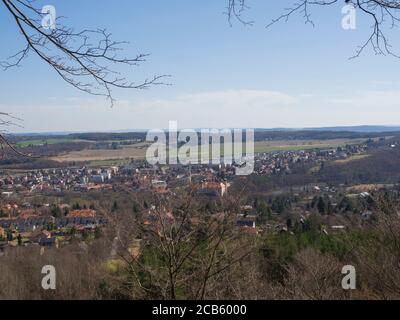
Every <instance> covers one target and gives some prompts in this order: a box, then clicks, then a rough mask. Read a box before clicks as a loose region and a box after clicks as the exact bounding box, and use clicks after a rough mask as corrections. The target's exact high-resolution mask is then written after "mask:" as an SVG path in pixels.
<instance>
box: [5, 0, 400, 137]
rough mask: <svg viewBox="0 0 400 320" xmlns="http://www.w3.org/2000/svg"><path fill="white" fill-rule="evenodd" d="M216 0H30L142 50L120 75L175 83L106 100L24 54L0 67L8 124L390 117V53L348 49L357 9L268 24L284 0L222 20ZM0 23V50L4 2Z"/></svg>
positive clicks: (316, 122) (273, 123)
mask: <svg viewBox="0 0 400 320" xmlns="http://www.w3.org/2000/svg"><path fill="white" fill-rule="evenodd" d="M226 3H227V0H204V1H188V0H169V1H162V0H146V1H137V0H117V1H105V0H103V1H95V0H85V1H78V0H68V1H66V0H63V1H61V0H58V1H55V0H48V1H40V0H38V1H37V6H41V5H48V4H51V5H54V6H55V7H56V9H57V14H58V15H62V16H66V17H68V19H67V20H66V24H68V25H70V26H73V27H74V28H76V29H81V28H97V27H101V28H103V27H104V28H107V30H108V31H110V32H112V34H113V37H114V39H115V40H125V41H129V42H130V44H129V45H128V46H127V47H126V54H127V55H130V56H135V55H136V54H137V53H139V52H143V53H150V54H151V56H150V57H149V58H148V61H147V62H146V63H144V64H143V65H142V66H140V67H139V68H137V69H129V70H127V72H126V75H128V77H129V78H130V79H132V80H137V81H140V80H141V79H143V78H145V77H149V76H152V75H156V74H170V75H171V76H172V77H171V79H170V80H169V81H170V82H171V83H172V84H173V85H172V86H165V87H164V86H156V87H153V88H152V89H150V90H145V91H135V90H128V91H127V90H115V91H114V96H115V98H117V100H118V102H117V104H116V105H115V106H114V107H113V108H110V106H109V103H108V102H107V101H105V100H104V99H102V98H98V97H93V96H90V95H86V94H84V93H81V92H78V91H76V90H75V89H73V88H71V87H70V86H69V85H67V84H66V83H64V82H63V81H62V80H61V79H59V78H58V76H57V75H56V74H55V73H54V71H53V70H51V69H50V68H48V67H47V66H46V65H45V64H44V63H43V62H42V61H40V60H38V59H37V58H36V57H35V56H33V55H31V56H30V57H29V58H28V59H26V60H25V61H24V62H23V64H22V66H21V67H20V68H17V69H11V70H8V71H5V72H4V71H0V84H1V95H0V97H1V98H0V111H2V112H10V113H12V114H13V115H15V116H17V117H20V118H22V119H23V122H21V125H22V126H23V128H19V127H15V128H10V129H9V130H10V131H15V132H18V131H25V132H33V131H40V132H43V131H108V130H123V129H148V128H160V127H161V128H164V127H167V126H168V121H169V120H177V121H178V124H179V127H181V128H198V127H218V128H225V127H228V128H233V127H257V128H260V127H267V128H273V127H298V128H301V127H319V126H335V125H359V124H386V125H389V124H400V108H399V105H398V101H400V91H399V89H400V80H399V75H398V72H397V70H398V69H399V68H398V67H399V66H400V61H399V60H397V59H395V58H392V57H382V56H375V55H374V54H373V53H372V52H371V50H370V49H368V50H367V51H365V52H364V53H363V55H362V56H361V57H359V58H357V59H354V60H349V59H348V58H349V57H350V56H352V54H353V53H354V52H355V49H356V47H357V45H359V44H361V43H362V41H364V40H365V39H366V37H367V36H368V31H369V25H368V22H367V21H365V20H364V19H363V18H362V17H361V16H360V15H358V20H357V29H356V30H351V31H350V30H347V31H345V30H343V29H342V28H341V19H342V14H341V6H335V7H329V8H320V9H314V10H313V11H312V12H313V19H314V23H315V27H314V28H313V27H312V26H311V25H305V24H304V21H303V19H302V17H301V16H300V15H295V16H293V17H292V19H291V20H290V21H289V22H287V23H280V24H277V25H275V26H273V27H271V28H270V29H266V28H265V25H266V24H267V23H268V22H269V21H270V20H271V19H272V18H274V17H276V16H277V15H278V14H279V12H280V11H281V10H282V9H283V8H285V7H287V6H288V5H290V4H291V3H292V0H289V1H286V0H285V1H272V0H269V1H263V0H249V5H250V7H251V8H250V9H249V10H248V12H247V13H246V15H247V16H248V17H249V19H251V20H254V21H255V25H254V26H243V25H241V24H240V23H237V22H235V21H234V22H233V26H230V25H229V24H228V21H227V18H226V16H225V15H224V11H225V7H226ZM0 30H1V31H0V32H1V34H2V39H3V44H6V45H2V46H1V47H0V60H4V59H5V58H7V57H8V56H10V55H12V54H13V53H15V52H17V51H18V50H19V49H21V48H22V46H23V42H22V38H21V36H20V35H19V34H18V33H17V32H16V28H15V25H14V22H13V21H12V20H11V18H10V17H8V16H7V15H6V12H5V11H4V10H3V8H1V10H0ZM397 38H398V37H397ZM391 40H392V42H393V41H395V40H396V39H391ZM397 42H398V41H397ZM393 44H394V45H395V44H396V43H393ZM399 48H400V46H399Z"/></svg>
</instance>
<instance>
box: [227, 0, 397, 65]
mask: <svg viewBox="0 0 400 320" xmlns="http://www.w3.org/2000/svg"><path fill="white" fill-rule="evenodd" d="M340 3H343V4H347V5H353V6H354V8H355V9H356V10H358V11H359V12H360V13H362V14H363V15H364V16H366V17H368V18H369V19H370V20H371V29H372V31H371V33H370V35H369V36H368V38H367V40H365V41H364V42H363V43H362V44H361V45H360V46H359V47H358V48H357V49H356V52H355V54H354V55H353V56H352V57H351V58H356V57H358V56H360V54H361V53H362V52H363V51H364V50H365V49H366V48H367V47H371V48H372V50H373V51H374V53H375V54H380V55H391V56H394V57H396V58H400V55H399V54H397V53H396V52H394V51H393V49H392V46H391V45H390V43H389V40H388V37H387V36H386V29H393V28H395V27H397V23H398V22H399V21H400V1H399V0H391V1H389V0H298V1H296V2H293V3H292V5H290V6H288V7H286V8H284V10H283V12H282V14H280V15H279V16H278V17H276V18H274V19H272V20H271V22H270V23H268V24H267V25H266V28H270V27H271V26H273V25H275V24H277V23H279V22H287V21H288V20H289V19H290V18H291V17H292V16H293V15H295V14H300V15H302V16H303V19H304V22H305V23H306V24H311V25H312V26H314V22H313V20H312V18H311V10H312V7H318V6H332V5H335V4H340ZM238 8H240V9H238ZM246 9H248V7H247V6H246V0H228V12H227V14H228V19H229V22H231V20H232V19H236V20H238V21H239V22H241V23H244V24H249V22H248V21H246V20H244V19H243V18H242V13H243V11H244V10H246Z"/></svg>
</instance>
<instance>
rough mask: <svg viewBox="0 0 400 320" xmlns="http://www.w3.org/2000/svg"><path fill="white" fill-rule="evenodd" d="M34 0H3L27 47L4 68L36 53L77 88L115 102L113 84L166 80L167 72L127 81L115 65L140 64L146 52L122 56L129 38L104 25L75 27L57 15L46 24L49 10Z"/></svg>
mask: <svg viewBox="0 0 400 320" xmlns="http://www.w3.org/2000/svg"><path fill="white" fill-rule="evenodd" d="M33 2H35V1H34V0H1V3H3V5H4V7H5V9H6V12H8V13H9V14H10V16H11V17H12V19H13V20H14V22H15V27H16V28H17V30H18V31H19V33H20V34H21V35H22V37H23V39H24V40H25V47H24V48H23V49H22V50H20V51H18V52H17V53H16V54H14V55H13V56H11V57H10V58H9V59H8V60H7V61H4V62H2V63H1V65H2V67H3V68H5V69H8V68H11V67H15V66H19V65H20V63H21V61H22V60H23V59H25V58H26V57H27V56H28V55H29V54H30V53H34V54H35V55H36V56H38V57H39V58H40V59H41V60H42V61H44V62H45V63H46V64H47V65H48V66H50V67H51V68H52V69H53V70H54V71H55V72H56V73H57V74H58V75H59V76H60V77H61V78H62V79H63V80H64V81H66V82H67V83H68V84H70V85H72V86H73V87H75V88H76V89H78V90H81V91H84V92H86V93H89V94H92V95H99V96H104V97H106V98H107V99H108V100H109V101H110V103H111V105H112V104H113V103H114V101H115V100H114V98H113V95H112V88H122V89H146V88H148V87H150V86H152V85H157V84H163V82H162V79H163V78H164V77H166V76H165V75H161V76H153V77H152V78H150V79H145V80H144V81H141V82H131V81H128V80H127V79H126V78H125V77H124V76H122V75H121V74H120V72H118V71H117V70H115V69H113V68H111V67H112V66H115V65H125V66H138V65H139V64H140V63H142V62H144V61H145V59H146V57H147V56H148V55H147V54H143V53H140V54H138V55H136V56H135V57H125V56H119V54H118V53H119V52H120V51H121V50H122V47H121V46H122V45H124V44H126V42H117V41H114V40H113V39H112V37H111V33H109V32H107V31H106V30H105V29H97V30H89V29H85V30H81V31H75V30H74V29H73V28H70V27H67V26H66V25H64V24H62V20H63V17H57V18H56V20H55V23H54V25H51V27H49V28H46V27H45V26H43V23H42V21H43V19H44V18H45V16H46V15H47V13H43V12H42V10H41V9H39V8H36V7H35V6H34V5H33Z"/></svg>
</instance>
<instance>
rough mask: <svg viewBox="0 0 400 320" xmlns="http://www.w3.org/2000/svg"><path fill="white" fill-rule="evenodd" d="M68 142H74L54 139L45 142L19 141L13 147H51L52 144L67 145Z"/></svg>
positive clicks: (39, 140) (65, 139)
mask: <svg viewBox="0 0 400 320" xmlns="http://www.w3.org/2000/svg"><path fill="white" fill-rule="evenodd" d="M69 142H76V140H74V139H68V138H62V139H61V138H55V139H45V140H41V139H38V140H26V141H20V142H17V143H16V144H15V145H16V146H17V147H19V148H26V147H30V146H33V147H39V146H44V145H46V144H47V145H52V144H59V143H69Z"/></svg>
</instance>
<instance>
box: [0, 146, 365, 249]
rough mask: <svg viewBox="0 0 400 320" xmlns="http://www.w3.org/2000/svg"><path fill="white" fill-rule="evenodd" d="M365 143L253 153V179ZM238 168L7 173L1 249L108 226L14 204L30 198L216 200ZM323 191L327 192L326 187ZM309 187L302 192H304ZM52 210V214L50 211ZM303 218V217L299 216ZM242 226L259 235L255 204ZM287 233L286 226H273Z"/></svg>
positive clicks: (85, 212)
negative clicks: (108, 193) (145, 195)
mask: <svg viewBox="0 0 400 320" xmlns="http://www.w3.org/2000/svg"><path fill="white" fill-rule="evenodd" d="M367 149H368V145H367V144H360V145H349V146H346V147H339V148H332V149H329V150H310V151H304V150H302V151H281V152H273V153H260V154H256V155H255V172H254V174H255V175H265V176H269V175H276V174H290V173H291V170H292V167H293V166H295V165H298V164H305V163H309V164H320V163H322V162H324V161H327V160H335V159H346V158H348V157H351V156H352V155H355V154H361V153H363V152H365V151H366V150H367ZM235 170H236V166H235V165H196V166H194V165H193V166H192V165H187V166H183V165H169V166H155V167H151V166H149V165H148V164H146V163H145V162H143V161H132V162H130V163H128V164H125V165H120V166H109V167H107V166H102V167H97V168H93V167H92V168H90V167H81V168H57V169H40V170H33V171H29V172H23V173H22V172H10V171H7V172H3V174H2V175H1V176H0V190H1V198H2V200H3V203H6V204H5V205H4V206H3V207H2V208H0V250H1V248H2V247H3V248H4V247H5V246H18V245H24V246H27V245H40V246H44V247H45V246H59V245H63V244H68V243H69V241H70V240H71V238H72V237H80V238H87V237H96V236H98V235H99V234H100V233H101V229H102V228H103V227H104V226H106V225H107V219H106V218H105V217H101V216H99V215H98V213H97V212H96V210H95V208H73V207H71V205H70V204H62V205H57V208H56V210H57V212H61V213H62V214H58V215H57V214H54V210H55V209H54V207H53V208H50V207H51V206H53V205H51V204H46V203H44V204H43V205H42V206H41V208H33V207H32V205H31V204H30V203H22V204H20V205H17V204H16V201H15V199H23V198H24V196H28V195H32V194H48V193H50V194H52V193H62V192H66V191H72V192H91V191H101V190H116V191H118V190H129V191H133V192H143V191H149V192H154V193H158V194H162V195H166V196H168V194H169V193H171V192H174V190H176V188H182V187H183V188H185V187H187V186H189V185H190V186H191V187H192V188H194V189H195V191H196V193H197V194H198V195H199V196H203V197H207V198H210V199H213V198H214V199H218V198H221V197H224V196H225V195H226V194H227V193H229V189H230V187H231V185H232V183H233V180H234V177H235ZM310 188H311V190H308V191H307V192H310V193H311V194H313V193H319V192H322V191H326V192H328V193H329V192H335V190H331V189H330V188H329V187H326V186H311V187H310ZM323 188H325V189H326V190H325V189H323ZM304 190H305V189H303V191H304ZM52 211H53V213H52ZM299 217H300V219H302V218H305V217H304V216H302V215H299ZM237 225H238V227H241V228H244V229H245V230H246V231H247V232H251V233H257V232H258V231H259V230H258V229H257V212H256V210H255V208H253V206H252V205H247V206H244V207H243V208H242V213H241V214H240V215H239V216H238V219H237ZM275 227H279V228H282V230H284V229H285V228H286V227H285V226H281V225H278V226H275Z"/></svg>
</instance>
